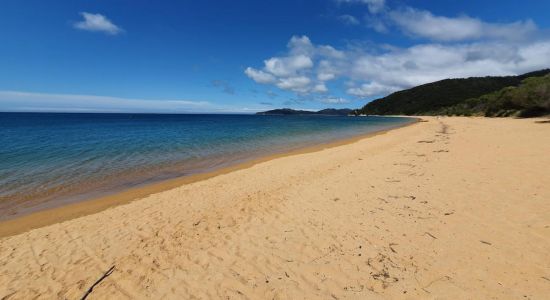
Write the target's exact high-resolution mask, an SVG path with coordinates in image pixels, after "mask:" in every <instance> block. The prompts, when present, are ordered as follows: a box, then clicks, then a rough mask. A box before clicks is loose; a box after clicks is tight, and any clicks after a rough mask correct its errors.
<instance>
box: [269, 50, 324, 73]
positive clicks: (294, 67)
mask: <svg viewBox="0 0 550 300" xmlns="http://www.w3.org/2000/svg"><path fill="white" fill-rule="evenodd" d="M264 64H265V70H266V71H268V72H270V73H271V74H273V75H275V76H291V75H295V74H296V72H297V71H300V70H302V69H308V68H311V67H313V61H312V60H311V58H309V57H308V56H305V55H302V54H300V55H296V56H289V57H282V58H281V57H273V58H270V59H268V60H265V61H264Z"/></svg>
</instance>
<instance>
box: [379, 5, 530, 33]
mask: <svg viewBox="0 0 550 300" xmlns="http://www.w3.org/2000/svg"><path fill="white" fill-rule="evenodd" d="M388 16H389V18H390V20H391V21H392V22H393V23H395V24H396V25H397V26H398V27H399V28H400V29H401V30H402V31H403V32H405V33H407V34H409V35H411V36H415V37H422V38H428V39H431V40H436V41H464V40H478V39H487V38H489V39H505V40H508V39H520V38H522V37H525V36H527V35H529V34H531V33H533V32H535V31H536V30H537V27H536V25H535V24H534V23H533V21H531V20H526V21H518V22H513V23H502V24H499V23H487V22H483V21H481V20H479V19H476V18H471V17H468V16H459V17H456V18H449V17H444V16H435V15H433V14H432V13H431V12H429V11H425V10H418V9H414V8H410V7H409V8H406V9H402V10H394V11H391V12H389V14H388Z"/></svg>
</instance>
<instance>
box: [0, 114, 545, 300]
mask: <svg viewBox="0 0 550 300" xmlns="http://www.w3.org/2000/svg"><path fill="white" fill-rule="evenodd" d="M428 120H429V122H422V123H418V124H416V125H413V126H408V127H404V128H401V129H398V130H394V131H390V132H387V133H385V134H381V135H376V136H374V137H370V138H365V139H361V140H358V141H354V142H353V143H350V144H345V145H343V144H342V145H334V147H331V148H327V149H323V150H319V149H317V150H319V151H316V152H308V153H296V154H295V155H291V156H285V157H280V158H277V159H272V160H269V161H263V162H257V163H256V164H251V165H250V166H249V167H248V168H245V169H238V170H231V171H232V172H225V173H223V174H218V176H215V177H211V178H204V180H200V181H195V182H189V183H187V184H185V185H180V186H177V185H175V186H174V188H172V189H170V190H167V191H162V192H158V193H157V192H154V191H151V192H150V195H148V196H145V197H144V198H143V199H140V200H136V201H133V202H130V203H127V204H123V205H119V206H116V207H110V208H108V209H106V210H103V211H101V212H98V213H95V214H89V215H85V216H81V215H84V214H86V213H89V212H91V211H84V212H81V213H80V214H77V215H75V216H73V217H77V216H81V217H78V218H74V219H71V220H67V221H65V222H59V223H55V224H52V225H49V226H45V227H41V228H37V229H33V230H31V231H28V232H25V233H22V234H19V235H14V236H10V237H4V238H2V239H0V255H1V256H2V259H1V260H0V299H1V298H2V297H5V296H10V297H8V298H9V299H27V298H31V297H36V296H40V297H41V298H48V299H49V298H69V299H73V298H79V297H81V296H82V295H83V294H84V293H85V292H86V290H87V289H88V288H89V287H90V286H91V285H92V284H93V283H94V282H95V281H96V280H97V279H98V278H100V277H101V275H102V274H103V273H104V272H106V271H107V270H108V269H109V268H110V267H111V266H115V269H114V271H113V273H112V274H111V275H110V276H108V277H107V278H106V279H104V280H103V281H102V282H101V283H100V284H98V285H97V286H96V287H95V288H94V290H93V292H92V294H91V296H90V298H92V297H94V299H102V298H114V297H116V298H133V299H140V298H161V297H166V298H192V297H196V298H226V297H229V298H270V299H271V298H276V299H295V298H308V299H311V298H323V299H331V298H333V299H342V298H369V297H370V298H419V297H422V298H438V297H439V298H449V299H457V298H492V297H496V298H503V299H506V298H513V299H518V298H522V299H526V298H531V299H543V298H544V297H546V296H547V295H548V294H550V200H549V199H550V189H549V188H548V187H549V186H550V172H549V171H548V170H549V168H548V166H550V155H549V154H548V153H550V125H549V124H545V123H535V122H534V121H535V120H513V119H482V118H441V119H435V118H429V119H428ZM146 194H149V193H146ZM134 196H135V195H134ZM130 198H132V197H130ZM107 202H108V201H107ZM104 208H105V207H102V208H101V209H104ZM29 217H31V216H29ZM34 217H35V218H37V217H38V216H36V215H35V216H34ZM42 217H47V216H46V215H43V216H42ZM55 217H56V216H51V218H53V219H55ZM50 222H51V221H50ZM8 225H9V224H4V223H2V225H0V226H1V227H2V230H4V228H7V227H5V226H8ZM12 225H13V224H12ZM8 227H9V226H8ZM31 227H34V226H31ZM8 231H9V230H8Z"/></svg>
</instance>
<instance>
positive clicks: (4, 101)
mask: <svg viewBox="0 0 550 300" xmlns="http://www.w3.org/2000/svg"><path fill="white" fill-rule="evenodd" d="M0 110H4V111H8V110H9V111H43V112H149V113H201V112H249V111H250V110H251V109H249V108H247V109H244V108H242V109H238V108H232V107H228V106H223V105H216V104H213V103H210V102H207V101H190V100H166V99H131V98H119V97H109V96H94V95H77V94H49V93H31V92H21V91H0ZM259 110H260V109H257V110H256V111H259Z"/></svg>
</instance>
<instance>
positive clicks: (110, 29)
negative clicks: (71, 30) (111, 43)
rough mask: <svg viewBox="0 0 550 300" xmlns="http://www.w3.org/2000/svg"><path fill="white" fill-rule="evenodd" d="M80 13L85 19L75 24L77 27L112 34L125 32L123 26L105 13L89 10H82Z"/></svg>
mask: <svg viewBox="0 0 550 300" xmlns="http://www.w3.org/2000/svg"><path fill="white" fill-rule="evenodd" d="M80 14H81V15H82V17H83V18H84V19H83V20H82V21H80V22H76V23H75V24H74V27H75V28H77V29H81V30H87V31H96V32H104V33H107V34H110V35H117V34H119V33H121V32H123V30H122V28H120V27H118V26H117V25H115V24H113V22H111V20H109V19H107V17H105V16H104V15H101V14H92V13H88V12H81V13H80Z"/></svg>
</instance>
